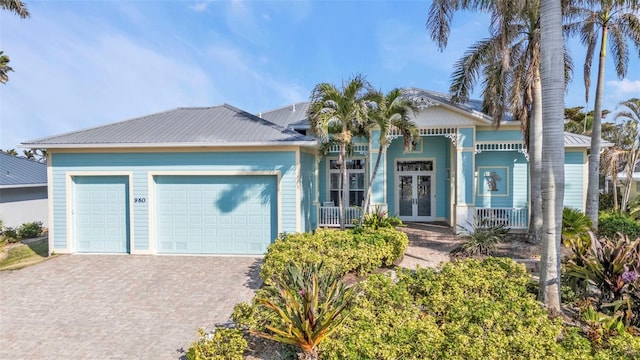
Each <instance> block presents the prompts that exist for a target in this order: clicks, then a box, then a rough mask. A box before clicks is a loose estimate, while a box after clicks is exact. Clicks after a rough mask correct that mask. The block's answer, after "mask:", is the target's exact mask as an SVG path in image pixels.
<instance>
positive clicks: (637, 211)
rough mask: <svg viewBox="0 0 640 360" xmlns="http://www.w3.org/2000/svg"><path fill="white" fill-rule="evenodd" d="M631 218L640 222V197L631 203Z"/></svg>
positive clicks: (629, 208)
mask: <svg viewBox="0 0 640 360" xmlns="http://www.w3.org/2000/svg"><path fill="white" fill-rule="evenodd" d="M628 210H629V216H630V217H631V218H632V219H634V220H636V221H640V195H638V196H636V198H635V199H633V201H631V202H629V207H628Z"/></svg>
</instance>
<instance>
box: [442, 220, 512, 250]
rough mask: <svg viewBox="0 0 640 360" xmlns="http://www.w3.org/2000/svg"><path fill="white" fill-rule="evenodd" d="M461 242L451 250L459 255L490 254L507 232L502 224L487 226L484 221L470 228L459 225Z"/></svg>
mask: <svg viewBox="0 0 640 360" xmlns="http://www.w3.org/2000/svg"><path fill="white" fill-rule="evenodd" d="M460 228H461V232H460V234H459V235H460V236H461V237H462V238H463V239H464V241H463V243H462V244H460V245H458V247H456V248H455V249H453V250H452V251H451V253H452V254H459V255H467V256H473V255H491V253H492V252H493V250H494V249H495V247H496V245H497V244H498V243H499V242H501V241H503V240H504V238H505V237H506V236H507V234H508V233H509V229H508V228H506V227H505V226H504V225H495V226H488V225H487V224H486V223H480V224H478V225H472V226H471V228H465V227H462V226H460Z"/></svg>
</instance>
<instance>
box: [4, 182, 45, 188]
mask: <svg viewBox="0 0 640 360" xmlns="http://www.w3.org/2000/svg"><path fill="white" fill-rule="evenodd" d="M43 186H47V183H39V184H15V185H0V189H19V188H34V187H43Z"/></svg>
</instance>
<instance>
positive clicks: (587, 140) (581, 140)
mask: <svg viewBox="0 0 640 360" xmlns="http://www.w3.org/2000/svg"><path fill="white" fill-rule="evenodd" d="M564 146H565V147H580V148H584V147H586V148H589V147H591V137H590V136H585V135H578V134H574V133H570V132H565V133H564ZM610 146H613V143H611V142H609V141H606V140H601V142H600V147H603V148H606V147H610Z"/></svg>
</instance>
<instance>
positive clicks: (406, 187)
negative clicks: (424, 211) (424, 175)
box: [398, 175, 413, 216]
mask: <svg viewBox="0 0 640 360" xmlns="http://www.w3.org/2000/svg"><path fill="white" fill-rule="evenodd" d="M398 195H399V202H400V204H399V205H400V206H399V207H400V209H399V214H398V215H399V216H413V176H412V175H408V176H399V181H398Z"/></svg>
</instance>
